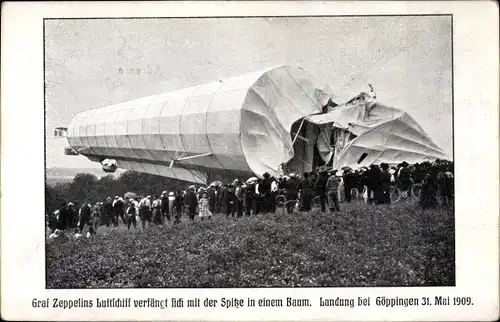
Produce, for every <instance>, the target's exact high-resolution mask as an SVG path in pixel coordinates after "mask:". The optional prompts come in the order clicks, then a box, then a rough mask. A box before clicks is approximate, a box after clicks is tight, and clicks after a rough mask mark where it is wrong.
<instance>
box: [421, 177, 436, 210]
mask: <svg viewBox="0 0 500 322" xmlns="http://www.w3.org/2000/svg"><path fill="white" fill-rule="evenodd" d="M436 193H437V185H436V183H435V180H434V178H433V176H432V175H431V174H430V173H428V174H426V175H425V177H424V181H423V182H422V191H421V192H420V207H422V209H432V208H436V206H437V199H436Z"/></svg>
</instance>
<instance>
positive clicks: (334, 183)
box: [326, 170, 342, 213]
mask: <svg viewBox="0 0 500 322" xmlns="http://www.w3.org/2000/svg"><path fill="white" fill-rule="evenodd" d="M329 175H330V177H329V178H328V181H327V182H326V191H327V197H328V208H329V210H330V212H331V213H333V212H334V211H340V207H339V195H338V191H339V185H340V182H341V180H342V179H341V177H339V176H337V170H332V171H330V173H329Z"/></svg>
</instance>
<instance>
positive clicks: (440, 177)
mask: <svg viewBox="0 0 500 322" xmlns="http://www.w3.org/2000/svg"><path fill="white" fill-rule="evenodd" d="M446 181H447V180H446V175H445V171H444V170H443V168H440V169H439V171H438V173H437V176H436V186H437V191H438V195H439V198H440V199H441V203H442V205H443V206H446V205H447V200H446V183H447V182H446Z"/></svg>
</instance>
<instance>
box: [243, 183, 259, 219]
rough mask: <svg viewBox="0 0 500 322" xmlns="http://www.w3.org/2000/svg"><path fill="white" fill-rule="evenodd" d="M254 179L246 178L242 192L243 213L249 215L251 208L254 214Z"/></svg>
mask: <svg viewBox="0 0 500 322" xmlns="http://www.w3.org/2000/svg"><path fill="white" fill-rule="evenodd" d="M255 182H256V181H255V180H247V183H246V188H245V190H244V192H243V195H244V198H245V213H246V215H247V216H250V215H251V213H252V210H253V213H254V214H255V202H254V199H255Z"/></svg>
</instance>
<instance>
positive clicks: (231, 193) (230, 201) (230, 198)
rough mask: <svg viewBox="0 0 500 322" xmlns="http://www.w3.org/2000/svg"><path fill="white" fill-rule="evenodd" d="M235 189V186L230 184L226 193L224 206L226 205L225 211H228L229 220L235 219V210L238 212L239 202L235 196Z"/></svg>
mask: <svg viewBox="0 0 500 322" xmlns="http://www.w3.org/2000/svg"><path fill="white" fill-rule="evenodd" d="M235 190H236V189H235V187H234V186H233V184H230V185H229V186H228V187H227V189H226V193H225V194H224V201H223V203H224V205H225V209H226V218H229V217H234V213H235V210H236V204H237V202H238V198H236V195H235Z"/></svg>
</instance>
